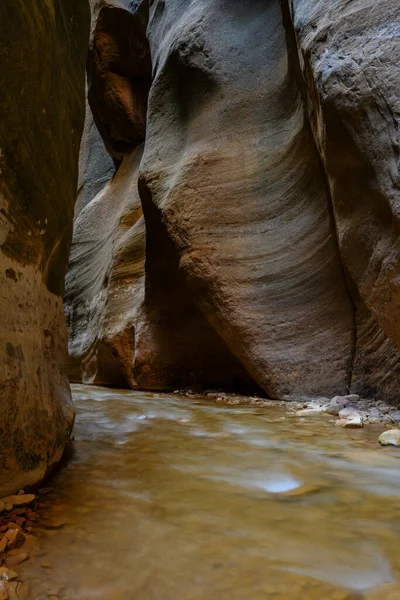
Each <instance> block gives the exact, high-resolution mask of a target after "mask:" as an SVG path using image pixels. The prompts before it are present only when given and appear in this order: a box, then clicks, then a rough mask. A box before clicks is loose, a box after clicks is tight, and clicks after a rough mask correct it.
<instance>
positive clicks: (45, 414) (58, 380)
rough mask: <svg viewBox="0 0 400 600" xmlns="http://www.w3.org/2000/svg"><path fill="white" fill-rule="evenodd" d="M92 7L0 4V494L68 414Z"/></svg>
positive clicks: (61, 429)
mask: <svg viewBox="0 0 400 600" xmlns="http://www.w3.org/2000/svg"><path fill="white" fill-rule="evenodd" d="M88 25H89V14H88V7H87V6H86V4H85V2H82V0H70V1H69V2H66V3H65V2H64V3H61V2H59V1H58V0H35V1H27V0H3V1H2V2H1V4H0V47H1V49H0V65H1V82H0V111H1V114H2V123H1V127H0V412H1V422H0V440H1V443H0V495H4V494H7V493H11V492H14V491H16V490H18V489H19V488H21V487H25V486H27V485H29V484H32V483H35V482H37V481H38V480H39V479H40V478H42V477H43V475H44V474H45V472H46V471H47V469H48V468H49V467H50V466H51V465H52V464H54V463H55V462H56V461H57V460H58V459H59V458H60V456H61V454H62V451H63V449H64V446H65V444H66V442H67V441H68V439H69V433H70V430H71V427H72V423H73V417H74V413H73V409H72V404H71V397H70V390H69V385H68V379H67V336H66V329H65V320H64V314H63V300H62V297H63V292H64V276H65V269H66V265H67V262H68V252H69V246H70V239H71V234H72V220H73V209H74V199H75V192H76V181H77V157H78V151H79V140H80V136H81V131H82V126H83V118H84V64H85V53H86V47H87V36H88Z"/></svg>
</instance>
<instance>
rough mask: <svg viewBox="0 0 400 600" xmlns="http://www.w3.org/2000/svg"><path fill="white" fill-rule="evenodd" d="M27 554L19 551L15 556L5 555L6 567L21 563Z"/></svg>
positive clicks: (26, 558) (27, 556) (26, 557)
mask: <svg viewBox="0 0 400 600" xmlns="http://www.w3.org/2000/svg"><path fill="white" fill-rule="evenodd" d="M28 558H29V554H27V552H21V553H20V554H16V555H15V556H7V558H6V563H5V564H6V567H9V568H11V567H16V566H17V565H20V564H22V563H23V562H25V561H26V560H28Z"/></svg>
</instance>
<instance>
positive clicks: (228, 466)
mask: <svg viewBox="0 0 400 600" xmlns="http://www.w3.org/2000/svg"><path fill="white" fill-rule="evenodd" d="M73 393H74V399H75V404H76V409H77V421H76V426H75V431H74V435H75V440H74V442H73V455H72V457H71V459H70V461H69V462H68V464H67V465H66V466H64V468H63V469H62V470H61V471H60V472H59V473H58V474H57V475H56V476H55V478H54V479H53V480H52V482H51V485H52V487H53V492H52V493H51V495H50V499H51V500H50V501H49V504H50V508H49V509H48V510H46V511H44V513H43V517H45V518H43V520H42V522H41V523H40V526H39V527H38V528H37V531H36V532H35V533H36V535H37V536H38V538H39V543H40V546H41V550H42V552H41V555H40V556H36V557H35V558H32V559H31V560H30V561H28V562H27V563H25V565H23V566H22V569H20V572H21V574H22V576H23V578H24V579H25V580H26V581H28V582H29V585H30V589H31V598H32V600H42V599H45V598H49V594H52V595H53V597H54V596H55V597H58V598H59V599H61V600H206V599H207V600H214V599H218V600H266V599H271V600H299V599H300V600H308V599H310V600H312V599H315V600H317V599H318V600H322V599H323V600H326V599H328V600H329V599H330V600H346V599H349V600H350V599H358V598H367V597H368V594H369V592H370V590H371V589H373V588H375V587H376V586H379V585H382V584H384V583H386V582H395V581H398V580H400V552H399V549H400V541H399V540H400V535H399V534H400V450H396V449H382V448H379V446H378V443H377V437H378V435H379V433H380V431H382V428H379V427H373V426H371V427H368V428H364V429H363V430H352V431H349V430H343V429H341V428H338V427H334V426H333V425H332V423H330V422H329V421H330V419H331V417H326V416H323V417H317V418H316V417H313V418H309V419H305V420H304V421H302V422H301V421H300V420H299V419H298V418H289V417H286V418H284V417H285V414H286V411H285V409H282V408H280V407H275V408H265V409H254V407H247V406H234V407H233V406H225V405H218V404H215V403H214V402H211V401H207V400H204V401H199V400H196V401H194V400H192V399H187V398H179V397H176V396H168V395H154V394H149V393H143V392H132V391H118V390H110V389H105V388H98V387H92V386H74V388H73ZM47 520H48V522H49V523H50V524H51V525H52V526H56V528H55V529H54V528H53V529H48V528H47V527H46V523H47Z"/></svg>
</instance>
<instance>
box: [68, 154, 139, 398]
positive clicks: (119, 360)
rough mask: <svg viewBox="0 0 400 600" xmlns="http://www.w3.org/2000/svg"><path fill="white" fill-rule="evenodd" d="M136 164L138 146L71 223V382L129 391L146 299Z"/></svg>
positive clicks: (69, 310) (69, 300)
mask: <svg viewBox="0 0 400 600" xmlns="http://www.w3.org/2000/svg"><path fill="white" fill-rule="evenodd" d="M141 157H142V148H141V147H139V148H138V149H137V150H134V151H133V152H132V153H131V154H129V155H127V156H126V157H125V158H124V160H123V162H122V164H121V166H120V168H119V169H118V172H117V174H116V175H115V177H114V178H113V179H112V180H111V181H110V182H109V183H108V184H107V186H106V187H105V188H104V189H103V190H102V191H101V192H100V193H99V194H98V195H97V196H96V197H95V198H94V199H93V200H92V202H90V203H89V204H88V205H87V206H86V207H85V208H84V209H83V210H82V211H81V213H80V214H79V216H78V218H77V220H76V222H75V235H74V241H73V244H72V248H71V258H70V268H69V272H68V275H67V285H66V314H67V323H68V325H69V330H70V345H69V353H70V365H71V369H70V378H71V379H72V380H74V381H84V382H86V383H105V384H107V383H108V384H113V385H119V386H122V387H123V386H125V385H126V384H127V383H129V384H130V385H135V378H134V375H133V355H134V350H135V328H136V324H137V315H138V311H139V309H140V307H141V303H142V297H143V293H144V255H145V250H144V246H145V229H144V220H143V216H142V206H141V202H140V198H139V193H138V189H137V180H138V168H139V163H140V159H141Z"/></svg>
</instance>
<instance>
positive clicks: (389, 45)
mask: <svg viewBox="0 0 400 600" xmlns="http://www.w3.org/2000/svg"><path fill="white" fill-rule="evenodd" d="M290 8H291V17H292V22H293V25H294V29H295V31H296V35H297V40H298V52H299V57H300V63H301V68H302V71H303V74H304V79H305V82H306V85H307V89H308V95H309V111H310V118H311V123H312V126H313V131H314V136H315V139H316V143H317V145H318V147H319V149H320V153H321V156H322V158H323V161H324V166H325V169H326V173H327V177H328V182H329V188H330V192H331V198H332V205H333V210H334V217H335V223H336V228H337V236H338V243H339V248H340V254H341V258H342V261H343V264H344V266H345V269H346V272H347V273H348V276H349V278H350V279H351V284H350V288H351V290H352V296H353V300H354V303H355V306H356V309H357V316H356V320H357V344H356V356H355V369H354V374H353V381H352V390H353V391H355V392H356V393H361V394H364V395H371V394H373V395H375V396H379V395H383V396H385V397H386V398H388V399H390V398H392V399H393V400H398V399H399V398H400V396H399V389H400V360H399V359H400V355H399V351H398V348H399V347H400V278H399V274H400V237H399V233H400V221H399V217H400V192H399V189H400V187H399V183H400V177H399V142H400V140H399V117H400V95H399V89H400V43H399V39H400V2H399V1H398V0H396V1H394V2H392V1H391V0H383V1H381V2H372V1H371V0H354V1H352V2H345V3H343V2H338V1H334V2H331V1H328V0H322V1H320V0H291V3H290Z"/></svg>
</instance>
